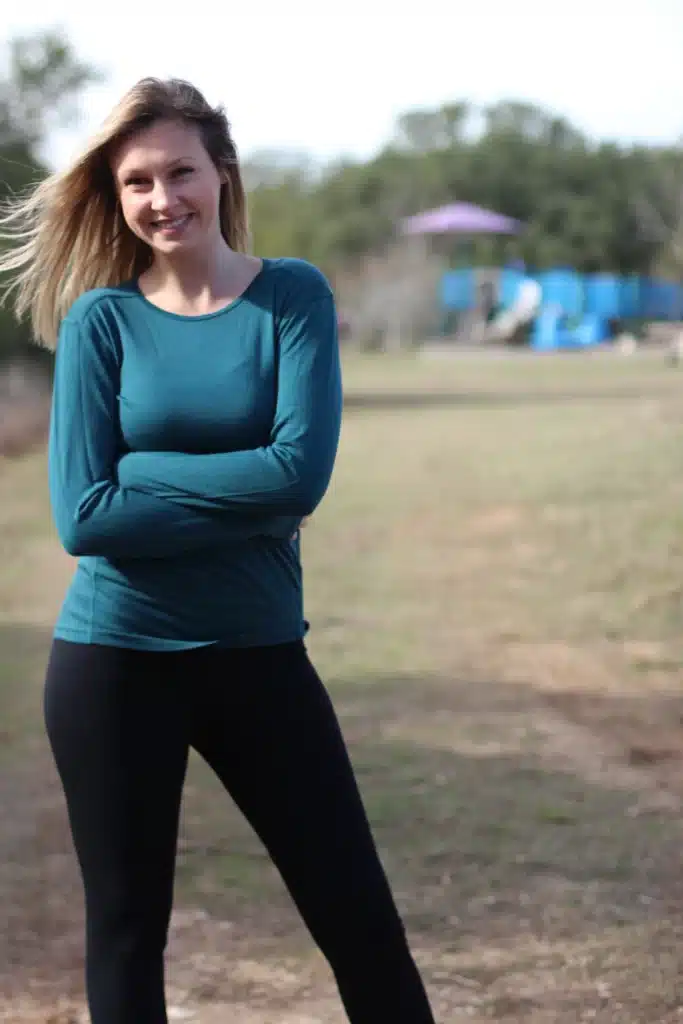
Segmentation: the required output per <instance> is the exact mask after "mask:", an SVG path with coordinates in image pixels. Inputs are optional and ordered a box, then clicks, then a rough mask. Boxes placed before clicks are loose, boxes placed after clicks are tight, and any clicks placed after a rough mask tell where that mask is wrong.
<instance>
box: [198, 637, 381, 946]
mask: <svg viewBox="0 0 683 1024" xmlns="http://www.w3.org/2000/svg"><path fill="white" fill-rule="evenodd" d="M212 675H213V677H214V678H216V679H218V678H219V676H220V673H219V672H218V671H214V673H212ZM231 675H232V678H229V679H223V680H222V685H219V686H216V687H214V688H213V689H212V691H211V693H210V697H209V701H210V703H209V705H208V706H207V707H206V708H205V709H204V713H203V715H202V717H201V720H200V723H199V728H198V729H197V730H196V732H195V733H194V734H193V744H194V745H195V746H196V747H197V749H198V751H199V753H200V754H201V755H202V756H203V757H204V758H205V760H206V761H207V762H208V763H209V765H210V766H211V767H212V768H213V770H214V771H215V772H216V773H217V775H218V776H219V778H220V779H221V780H222V781H223V783H224V785H225V786H226V788H227V789H228V791H229V792H230V794H231V795H232V797H233V799H234V800H235V802H236V803H237V804H238V806H239V807H240V808H241V810H242V812H243V813H244V815H245V816H246V818H247V819H248V821H249V822H250V823H251V825H252V827H253V828H254V829H255V831H256V832H257V833H258V835H259V836H260V837H261V839H262V841H263V842H264V844H265V846H266V847H267V849H268V851H269V853H270V855H271V856H272V858H273V861H274V863H275V865H276V866H277V868H278V869H279V871H280V873H281V875H282V877H283V879H284V881H285V884H286V885H287V887H288V889H289V891H290V893H291V894H292V897H293V898H294V900H295V902H296V904H297V906H298V907H299V909H300V911H301V913H302V916H303V917H304V919H305V921H306V924H307V925H308V927H309V929H310V930H311V932H312V934H313V936H314V938H315V939H316V940H317V941H318V943H319V944H320V945H321V946H322V947H323V949H324V950H325V951H329V950H330V946H331V945H334V943H335V941H336V936H339V935H342V934H346V935H348V934H350V932H353V933H355V934H356V939H357V941H361V942H363V943H365V942H366V941H370V940H371V938H372V936H373V935H374V936H377V937H379V936H380V935H386V933H387V928H388V927H391V928H394V927H399V925H398V920H397V916H396V911H395V907H394V903H393V898H392V896H391V893H390V890H389V885H388V883H387V879H386V876H385V873H384V870H383V867H382V864H381V862H380V858H379V856H378V854H377V850H376V847H375V843H374V839H373V836H372V833H371V829H370V825H369V823H368V819H367V816H366V812H365V809H364V806H363V802H362V799H361V795H360V792H359V789H358V785H357V782H356V779H355V775H354V772H353V769H352V765H351V761H350V758H349V754H348V752H347V748H346V745H345V742H344V739H343V736H342V732H341V729H340V726H339V723H338V720H337V716H336V714H335V711H334V708H333V705H332V702H331V700H330V697H329V695H328V693H327V690H326V689H325V687H324V686H323V684H322V682H321V681H320V679H319V677H318V674H317V672H316V670H315V668H314V667H313V665H312V664H311V662H310V660H309V658H308V655H307V653H306V650H305V647H304V646H303V644H298V645H286V646H283V647H281V648H276V647H274V648H271V649H261V650H260V651H259V652H257V653H255V654H254V658H253V661H252V662H251V666H250V665H249V659H248V658H244V659H243V664H242V665H241V666H240V668H239V671H235V669H233V672H232V673H231ZM238 695H239V696H238ZM333 933H335V934H333ZM359 933H360V934H359Z"/></svg>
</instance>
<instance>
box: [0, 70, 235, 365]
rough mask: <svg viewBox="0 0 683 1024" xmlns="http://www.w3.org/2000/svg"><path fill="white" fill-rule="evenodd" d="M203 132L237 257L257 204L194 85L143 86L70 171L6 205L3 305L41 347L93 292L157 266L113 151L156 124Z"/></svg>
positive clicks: (222, 128)
mask: <svg viewBox="0 0 683 1024" xmlns="http://www.w3.org/2000/svg"><path fill="white" fill-rule="evenodd" d="M161 119H171V120H176V121H181V122H185V123H187V124H192V125H194V126H196V128H197V129H198V130H199V133H200V135H201V138H202V142H203V144H204V146H205V148H206V150H207V152H208V154H209V156H210V157H211V159H212V161H213V163H214V164H215V166H216V168H217V170H218V171H219V172H220V174H221V178H222V182H223V184H222V185H221V194H220V223H221V231H222V234H223V237H224V238H225V241H226V242H227V243H228V245H229V246H230V248H231V249H234V250H235V251H238V252H246V251H247V248H248V223H247V203H246V195H245V191H244V186H243V183H242V177H241V174H240V169H239V163H238V159H237V150H236V148H235V144H234V142H233V139H232V134H231V130H230V124H229V122H228V120H227V118H226V116H225V113H224V111H223V109H222V108H220V107H218V108H214V107H211V106H210V105H209V103H208V102H207V101H206V99H205V98H204V96H203V95H202V93H201V92H200V91H199V90H198V89H196V88H195V87H194V86H193V85H190V84H189V83H188V82H184V81H181V80H179V79H169V80H167V81H163V80H160V79H158V78H143V79H141V81H139V82H138V83H137V84H136V85H134V86H133V88H132V89H130V90H129V92H127V93H126V94H125V96H124V97H123V98H122V99H121V100H120V101H119V103H118V104H117V105H116V107H115V108H114V109H113V110H112V112H111V113H110V115H109V117H108V118H107V120H106V121H105V123H104V125H103V126H102V129H101V130H100V132H99V133H98V134H97V135H96V136H95V137H94V138H93V139H92V140H91V142H90V143H89V145H88V146H87V148H86V149H85V151H84V152H83V153H82V154H81V156H80V157H79V158H78V159H77V160H76V161H75V163H73V164H72V166H71V167H69V168H68V169H67V170H66V171H63V172H60V173H56V174H52V175H50V176H49V177H48V178H45V179H44V180H43V181H41V182H39V183H38V184H37V185H36V186H34V187H33V188H31V189H30V190H29V191H28V192H26V193H24V194H23V195H21V196H18V197H15V198H14V199H13V200H12V201H10V202H9V203H5V204H4V206H3V209H2V212H1V213H0V240H2V241H3V242H5V243H7V242H9V243H10V244H9V246H8V247H7V248H5V249H4V251H2V252H0V274H8V275H9V282H10V283H9V284H8V285H7V286H6V287H5V289H4V294H3V296H2V297H3V299H7V298H9V297H10V296H12V297H13V302H14V310H15V312H16V315H17V317H18V318H19V319H21V318H22V317H24V316H25V315H27V314H28V315H29V317H30V320H31V325H32V328H33V334H34V336H35V338H36V340H37V341H39V342H42V344H44V345H45V346H47V347H48V348H54V347H55V344H56V339H57V332H58V329H59V323H60V321H61V320H62V318H63V317H64V316H65V314H66V313H67V311H68V309H69V307H70V306H71V304H72V303H73V302H74V301H75V300H76V299H77V298H78V296H79V295H82V294H83V292H86V291H89V290H90V289H91V288H101V287H107V286H112V285H117V284H122V283H123V282H124V281H127V280H130V279H132V278H135V277H137V276H138V275H139V274H141V273H142V272H143V271H144V270H146V269H147V268H148V267H149V266H150V265H151V262H152V253H151V250H150V248H149V247H148V246H147V245H146V244H145V243H144V242H142V241H141V240H140V239H139V238H138V237H137V236H136V235H134V234H133V232H132V231H131V230H130V229H129V228H128V226H127V225H126V223H125V221H124V219H123V215H122V213H121V208H120V205H119V202H118V197H117V193H116V187H115V182H114V178H113V175H112V172H111V169H110V165H109V157H110V154H111V151H112V149H113V148H114V147H115V146H116V145H117V144H118V143H119V142H121V141H123V140H124V139H126V138H129V137H130V136H131V135H133V134H134V133H135V132H137V131H140V130H142V129H144V128H147V127H149V126H150V125H151V124H153V123H154V122H155V121H158V120H161Z"/></svg>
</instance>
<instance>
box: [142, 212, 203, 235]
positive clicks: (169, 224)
mask: <svg viewBox="0 0 683 1024" xmlns="http://www.w3.org/2000/svg"><path fill="white" fill-rule="evenodd" d="M193 216H194V215H193V214H191V213H186V214H183V216H182V217H173V218H168V219H164V220H153V221H152V224H151V226H152V227H153V228H154V229H155V231H163V232H176V231H180V230H182V229H183V228H184V227H185V225H186V224H188V223H189V221H190V220H191V219H192V217H193Z"/></svg>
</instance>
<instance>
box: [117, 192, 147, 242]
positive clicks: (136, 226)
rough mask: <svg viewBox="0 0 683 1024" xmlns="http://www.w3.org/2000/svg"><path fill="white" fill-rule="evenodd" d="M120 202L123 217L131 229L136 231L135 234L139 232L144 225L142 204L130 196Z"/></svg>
mask: <svg viewBox="0 0 683 1024" xmlns="http://www.w3.org/2000/svg"><path fill="white" fill-rule="evenodd" d="M120 202H121V213H122V214H123V219H124V220H125V222H126V224H127V225H128V227H129V228H130V229H131V231H134V232H135V234H139V232H140V228H141V227H144V224H143V223H142V204H141V203H137V202H136V201H135V199H131V198H130V197H127V198H125V199H121V200H120Z"/></svg>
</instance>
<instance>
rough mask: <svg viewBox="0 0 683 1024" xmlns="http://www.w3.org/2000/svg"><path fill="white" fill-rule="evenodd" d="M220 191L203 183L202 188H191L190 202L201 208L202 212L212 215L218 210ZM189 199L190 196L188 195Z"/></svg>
mask: <svg viewBox="0 0 683 1024" xmlns="http://www.w3.org/2000/svg"><path fill="white" fill-rule="evenodd" d="M219 197H220V192H219V191H218V190H216V189H214V188H212V187H211V186H210V185H209V186H207V185H205V186H204V187H203V188H198V189H196V190H193V195H192V198H191V202H192V203H193V204H194V205H195V206H196V207H197V208H198V209H201V210H202V212H203V213H204V214H208V216H210V217H213V216H215V215H216V214H217V212H218V203H219ZM188 199H190V196H188Z"/></svg>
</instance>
